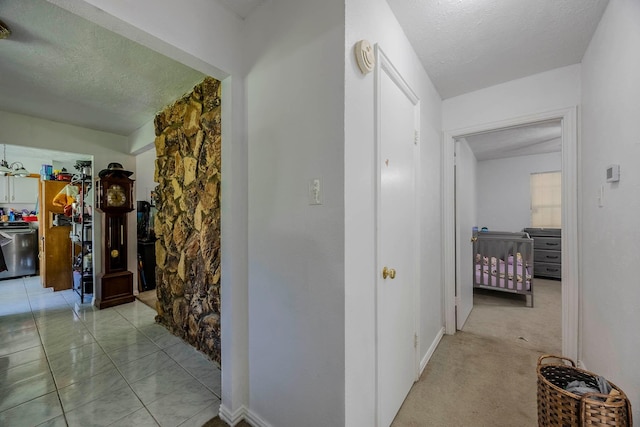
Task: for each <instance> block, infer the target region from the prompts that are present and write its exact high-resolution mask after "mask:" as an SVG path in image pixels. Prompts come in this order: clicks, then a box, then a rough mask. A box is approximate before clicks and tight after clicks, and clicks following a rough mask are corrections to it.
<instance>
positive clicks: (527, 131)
mask: <svg viewBox="0 0 640 427" xmlns="http://www.w3.org/2000/svg"><path fill="white" fill-rule="evenodd" d="M464 139H466V140H467V142H468V143H469V147H470V148H471V151H473V154H474V155H475V156H476V159H477V160H478V161H483V160H492V159H503V158H507V157H518V156H529V155H533V154H544V153H554V152H558V151H561V150H562V128H561V122H560V120H554V121H548V122H541V123H534V124H530V125H526V126H518V127H512V128H507V129H500V130H496V131H492V132H484V133H480V134H475V135H468V136H465V137H464Z"/></svg>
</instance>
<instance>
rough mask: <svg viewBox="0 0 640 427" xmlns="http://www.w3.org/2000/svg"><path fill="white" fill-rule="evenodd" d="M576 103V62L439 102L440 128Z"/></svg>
mask: <svg viewBox="0 0 640 427" xmlns="http://www.w3.org/2000/svg"><path fill="white" fill-rule="evenodd" d="M579 104H580V64H576V65H569V66H567V67H562V68H556V69H555V70H551V71H547V72H544V73H540V74H534V75H533V76H529V77H524V78H521V79H517V80H512V81H510V82H506V83H502V84H499V85H495V86H491V87H488V88H485V89H480V90H477V91H475V92H470V93H467V94H464V95H460V96H456V97H454V98H449V99H446V100H445V101H444V102H443V104H442V128H443V129H444V130H446V131H452V130H458V129H464V128H467V127H470V126H476V125H481V124H486V123H492V122H496V121H501V120H505V119H512V118H518V117H522V116H525V115H529V114H534V113H542V112H547V111H554V110H557V109H561V108H566V107H572V106H575V105H579Z"/></svg>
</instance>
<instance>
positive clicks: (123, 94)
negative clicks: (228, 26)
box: [0, 0, 204, 135]
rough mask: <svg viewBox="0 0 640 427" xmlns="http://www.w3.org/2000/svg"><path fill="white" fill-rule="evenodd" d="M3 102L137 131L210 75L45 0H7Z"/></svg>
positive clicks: (80, 122) (0, 56) (1, 52)
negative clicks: (9, 30) (7, 34)
mask: <svg viewBox="0 0 640 427" xmlns="http://www.w3.org/2000/svg"><path fill="white" fill-rule="evenodd" d="M0 19H2V20H3V21H4V22H5V23H6V24H7V25H8V26H9V27H10V28H11V30H12V35H11V36H10V37H9V38H8V39H5V40H0V110H5V111H10V112H14V113H19V114H26V115H30V116H35V117H40V118H44V119H48V120H53V121H58V122H63V123H69V124H73V125H77V126H82V127H86V128H90V129H97V130H103V131H106V132H111V133H116V134H120V135H129V134H131V133H132V132H133V131H135V130H136V129H138V128H139V127H140V126H142V125H143V124H145V123H147V122H148V121H150V120H152V119H153V117H154V115H155V114H156V112H158V111H159V110H161V109H162V108H163V107H164V106H166V105H168V104H170V103H171V102H173V101H175V100H176V99H178V98H179V97H181V96H182V95H183V94H185V93H187V92H189V91H190V90H191V88H192V87H193V86H194V85H195V84H196V83H198V82H199V81H201V80H202V79H203V78H204V75H203V74H202V73H200V72H198V71H195V70H193V69H191V68H189V67H186V66H184V65H182V64H180V63H178V62H176V61H174V60H172V59H169V58H167V57H165V56H163V55H160V54H158V53H156V52H154V51H152V50H150V49H147V48H145V47H143V46H141V45H139V44H137V43H135V42H133V41H130V40H128V39H126V38H124V37H121V36H119V35H117V34H115V33H112V32H111V31H108V30H106V29H104V28H102V27H99V26H97V25H95V24H93V23H90V22H89V21H87V20H85V19H83V18H80V17H78V16H77V15H74V14H72V13H70V12H68V11H66V10H64V9H62V8H59V7H57V6H54V5H52V4H51V3H49V2H47V1H45V0H2V1H1V2H0Z"/></svg>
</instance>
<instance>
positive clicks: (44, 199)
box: [38, 181, 73, 291]
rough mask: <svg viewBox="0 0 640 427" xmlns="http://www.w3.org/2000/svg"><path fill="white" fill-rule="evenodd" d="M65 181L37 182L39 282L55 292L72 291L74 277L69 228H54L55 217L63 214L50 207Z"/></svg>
mask: <svg viewBox="0 0 640 427" xmlns="http://www.w3.org/2000/svg"><path fill="white" fill-rule="evenodd" d="M67 184H69V183H68V182H64V181H40V200H41V203H40V219H39V221H40V222H39V228H38V231H39V233H40V279H41V281H42V286H43V287H45V288H53V289H54V290H55V291H61V290H64V289H71V285H72V283H73V275H72V269H71V263H70V262H69V254H70V253H71V239H69V232H70V231H71V224H70V223H69V225H55V223H54V220H55V218H56V215H63V213H64V212H63V208H61V207H59V206H55V205H54V204H53V198H54V197H55V196H56V194H58V193H59V192H60V191H61V190H62V189H63V188H64V187H65V186H66V185H67Z"/></svg>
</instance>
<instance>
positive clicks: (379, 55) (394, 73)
mask: <svg viewBox="0 0 640 427" xmlns="http://www.w3.org/2000/svg"><path fill="white" fill-rule="evenodd" d="M375 54H376V69H375V83H374V84H375V90H374V105H375V116H374V126H375V150H374V152H375V160H374V162H375V163H374V164H375V167H374V170H375V174H376V176H375V182H376V187H375V211H374V221H375V224H376V228H375V233H374V245H375V257H376V258H375V268H376V273H375V277H376V281H375V293H374V300H375V408H376V409H375V423H376V426H377V425H379V422H380V421H379V420H380V410H381V405H380V392H379V389H380V384H379V382H378V380H379V378H378V370H379V358H378V352H379V345H380V343H379V342H378V326H379V324H380V322H382V321H384V319H380V318H379V316H378V315H379V307H380V304H382V303H383V301H379V298H378V287H379V284H380V277H381V276H380V274H381V273H380V272H381V271H382V268H383V262H382V260H381V259H380V256H381V254H380V245H379V243H380V241H379V235H380V228H381V223H380V209H381V197H380V192H381V177H382V173H381V169H380V165H381V153H380V152H381V145H382V141H381V129H380V127H381V114H382V100H381V98H380V91H381V85H382V73H386V74H387V76H388V77H389V78H390V79H391V80H392V81H393V82H394V83H395V84H396V85H398V87H399V88H400V89H401V90H402V91H403V92H404V94H405V95H406V96H407V98H409V99H410V100H411V102H412V103H413V105H414V114H415V116H414V124H415V127H416V129H415V132H416V134H415V141H416V144H415V151H414V165H413V167H414V189H415V196H416V200H415V212H414V217H413V224H414V225H413V228H414V230H416V231H417V233H416V237H415V238H414V239H413V253H414V254H415V256H414V262H413V264H414V266H413V269H414V280H413V283H411V287H412V288H413V289H412V291H413V292H412V293H413V297H414V298H413V299H414V304H412V306H411V310H412V311H413V313H412V316H413V324H414V333H415V337H416V338H415V341H414V343H415V345H414V366H413V368H414V377H415V379H414V381H417V380H418V378H419V377H420V356H419V349H420V322H419V315H418V314H419V313H420V305H419V301H420V287H419V286H418V284H419V283H420V238H419V235H420V233H419V231H420V198H419V197H418V196H419V189H420V179H421V177H420V143H419V138H420V98H419V97H418V95H417V94H416V93H415V92H414V91H413V89H412V88H411V86H410V85H409V84H408V83H407V82H406V80H405V79H404V78H403V77H402V75H401V74H400V72H399V71H398V70H397V69H396V68H395V66H394V65H393V63H392V62H391V61H390V60H389V58H388V57H387V55H386V54H385V53H384V51H383V50H382V49H381V48H380V46H379V45H378V44H376V45H375Z"/></svg>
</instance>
